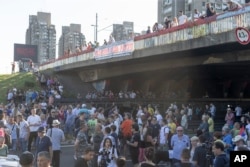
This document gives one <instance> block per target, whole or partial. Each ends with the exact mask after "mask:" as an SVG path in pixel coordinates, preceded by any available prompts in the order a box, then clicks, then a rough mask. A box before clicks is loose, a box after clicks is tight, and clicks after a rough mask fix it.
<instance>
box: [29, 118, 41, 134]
mask: <svg viewBox="0 0 250 167" xmlns="http://www.w3.org/2000/svg"><path fill="white" fill-rule="evenodd" d="M27 122H28V123H29V127H30V132H36V131H37V130H38V128H39V126H40V125H41V118H40V117H39V116H38V115H30V116H29V117H28V119H27ZM34 124H36V125H34Z"/></svg>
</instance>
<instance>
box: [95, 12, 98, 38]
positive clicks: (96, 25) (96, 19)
mask: <svg viewBox="0 0 250 167" xmlns="http://www.w3.org/2000/svg"><path fill="white" fill-rule="evenodd" d="M97 22H98V15H97V13H96V18H95V37H96V39H95V40H96V42H97V40H98V38H97V33H98V31H97V27H98V24H97Z"/></svg>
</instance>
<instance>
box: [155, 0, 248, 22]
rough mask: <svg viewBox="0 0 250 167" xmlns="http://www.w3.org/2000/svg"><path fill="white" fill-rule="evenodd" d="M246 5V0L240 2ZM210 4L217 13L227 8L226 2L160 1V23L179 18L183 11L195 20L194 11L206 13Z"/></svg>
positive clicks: (205, 0)
mask: <svg viewBox="0 0 250 167" xmlns="http://www.w3.org/2000/svg"><path fill="white" fill-rule="evenodd" d="M238 1H239V2H240V3H244V0H238ZM208 2H210V3H211V6H212V7H213V8H214V9H215V10H216V13H221V12H223V10H224V9H225V8H226V7H227V3H226V0H158V23H161V24H163V23H164V18H166V17H168V18H169V19H173V18H174V17H178V12H179V11H183V12H184V14H185V15H187V16H188V18H189V20H192V19H193V12H194V9H197V10H198V11H199V12H201V13H202V14H205V13H206V3H208Z"/></svg>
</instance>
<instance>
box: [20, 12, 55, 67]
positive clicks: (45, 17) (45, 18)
mask: <svg viewBox="0 0 250 167" xmlns="http://www.w3.org/2000/svg"><path fill="white" fill-rule="evenodd" d="M25 41H26V42H25V43H26V44H29V45H37V48H38V62H35V63H43V62H46V61H48V60H52V59H55V57H56V30H55V25H52V24H51V14H50V13H44V12H37V15H30V16H29V27H28V29H27V31H26V40H25Z"/></svg>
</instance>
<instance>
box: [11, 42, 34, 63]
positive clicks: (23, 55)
mask: <svg viewBox="0 0 250 167" xmlns="http://www.w3.org/2000/svg"><path fill="white" fill-rule="evenodd" d="M37 57H38V56H37V45H26V44H14V61H19V60H29V59H30V60H32V61H33V62H34V63H37Z"/></svg>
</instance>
